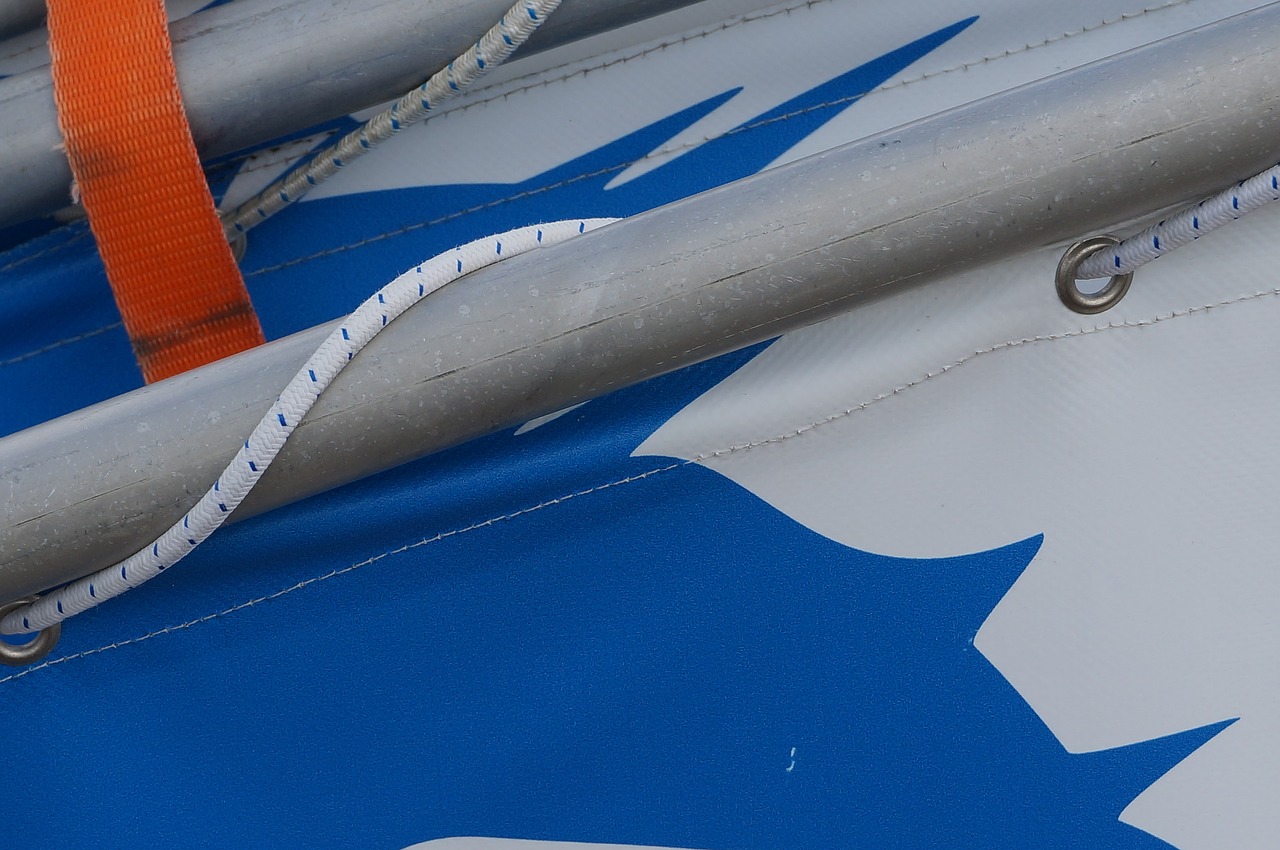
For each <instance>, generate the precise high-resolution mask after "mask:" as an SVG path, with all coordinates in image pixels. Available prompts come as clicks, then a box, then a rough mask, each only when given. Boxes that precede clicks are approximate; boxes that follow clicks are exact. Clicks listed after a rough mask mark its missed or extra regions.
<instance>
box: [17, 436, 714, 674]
mask: <svg viewBox="0 0 1280 850" xmlns="http://www.w3.org/2000/svg"><path fill="white" fill-rule="evenodd" d="M690 463H693V461H689V460H681V461H676V462H675V463H671V464H668V465H666V466H663V467H659V468H657V469H651V470H649V471H648V472H641V473H638V474H636V475H630V476H627V477H626V478H620V479H618V480H616V481H610V482H608V483H606V484H599V485H596V486H595V487H588V488H587V489H585V490H578V491H576V492H574V493H569V494H568V495H565V496H561V497H559V498H557V499H548V500H547V501H545V502H539V503H538V504H536V505H533V506H531V507H528V508H521V509H520V510H518V511H512V512H511V513H508V514H503V515H501V516H496V517H491V518H490V519H486V520H483V521H481V522H477V523H473V524H472V525H468V526H465V527H463V528H456V529H453V530H452V531H444V532H441V533H439V534H436V535H434V536H432V537H426V538H423V539H422V540H419V541H417V542H415V543H408V544H406V545H404V546H400V547H398V548H396V549H390V550H388V551H386V552H382V553H381V554H378V555H374V556H373V557H371V558H366V559H365V560H363V561H360V562H358V563H355V564H351V565H349V566H346V567H342V568H340V569H336V570H331V571H329V572H327V573H324V574H323V575H319V576H314V577H312V578H309V579H305V580H303V581H300V582H298V583H297V584H294V585H291V586H289V587H286V588H283V589H281V590H277V591H276V592H274V593H269V594H267V595H265V596H259V597H257V598H256V599H250V600H249V601H247V602H241V603H240V604H239V605H233V606H232V607H230V608H227V609H226V610H224V611H218V612H217V613H214V614H206V615H204V616H203V617H197V618H196V619H194V620H188V621H186V622H185V623H179V624H178V625H176V626H168V627H166V628H163V629H157V630H156V631H154V632H149V633H147V634H145V635H141V636H140V637H136V638H129V639H128V640H122V641H117V642H115V643H109V644H106V645H104V646H99V647H96V648H94V649H86V650H83V651H81V652H73V653H72V654H70V655H64V656H62V657H61V658H55V659H53V660H52V661H44V662H41V663H40V664H36V665H35V666H33V667H29V668H27V669H26V670H22V671H20V672H17V673H12V674H10V675H8V676H5V677H4V678H0V685H3V684H5V683H6V682H12V681H14V680H15V679H21V678H22V677H24V676H29V675H31V674H32V673H35V672H36V671H38V670H44V669H47V668H49V667H54V666H57V665H59V664H65V663H66V662H68V661H74V660H76V659H78V658H86V657H88V656H90V655H97V654H98V653H101V652H106V651H107V650H109V649H118V648H119V647H122V646H131V645H133V644H138V643H142V642H143V641H147V640H151V639H152V638H155V637H159V636H160V635H166V634H170V633H172V632H178V631H182V630H184V629H189V628H192V627H193V626H198V625H200V624H201V623H207V622H209V621H210V620H216V619H218V618H220V617H225V616H227V615H229V614H234V613H236V612H237V611H243V610H244V609H246V608H252V607H254V606H255V605H261V604H262V603H263V602H269V601H271V600H273V599H278V598H280V597H281V596H284V595H285V594H287V593H293V592H294V591H295V590H301V589H302V588H304V587H308V586H310V585H313V584H315V583H316V582H321V581H326V580H328V579H331V578H336V577H337V576H341V575H346V574H347V573H350V572H354V571H356V570H358V569H360V568H361V567H367V566H369V565H370V564H376V563H377V562H379V561H381V560H384V559H386V558H390V557H391V556H393V555H401V554H403V553H405V552H408V551H410V550H412V549H417V548H418V547H420V546H426V545H428V544H430V543H438V542H440V541H441V540H447V539H449V538H450V537H456V536H458V535H460V534H466V533H468V532H472V531H479V530H480V529H482V528H488V527H489V526H491V525H497V524H498V523H501V522H506V521H508V520H513V519H516V518H517V517H522V516H524V515H525V514H531V513H533V512H534V511H540V510H542V509H543V508H550V507H553V506H555V505H559V504H562V503H563V502H567V501H569V500H571V499H576V498H578V497H579V496H589V495H591V494H592V493H598V492H600V491H601V490H608V489H609V488H611V487H618V486H621V485H623V484H630V483H633V482H635V481H641V480H643V479H645V478H649V477H651V476H653V475H657V474H659V473H662V472H668V471H670V470H672V469H677V468H679V467H682V466H688V465H689V464H690Z"/></svg>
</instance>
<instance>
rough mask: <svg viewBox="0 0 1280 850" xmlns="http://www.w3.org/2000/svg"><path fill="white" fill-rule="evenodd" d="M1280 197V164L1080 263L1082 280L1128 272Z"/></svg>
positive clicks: (1078, 275)
mask: <svg viewBox="0 0 1280 850" xmlns="http://www.w3.org/2000/svg"><path fill="white" fill-rule="evenodd" d="M1276 200H1280V165H1276V166H1274V167H1272V168H1269V169H1267V170H1266V171H1264V172H1262V173H1261V174H1257V175H1254V176H1253V177H1250V178H1249V179H1248V180H1244V181H1242V182H1240V183H1238V184H1236V185H1235V186H1232V187H1231V188H1229V189H1224V190H1223V191H1221V192H1219V193H1218V194H1216V195H1214V196H1213V197H1211V198H1207V199H1206V200H1203V201H1201V202H1200V203H1198V204H1196V205H1195V206H1193V207H1188V208H1187V209H1185V210H1183V211H1182V212H1180V213H1178V214H1177V215H1175V216H1172V217H1171V218H1167V219H1165V220H1164V221H1161V222H1159V223H1157V224H1154V225H1152V226H1151V227H1148V228H1147V229H1146V230H1144V231H1142V232H1141V233H1139V234H1137V235H1136V236H1131V237H1129V238H1128V239H1126V240H1124V241H1123V242H1121V243H1120V244H1118V245H1116V246H1114V247H1113V248H1110V249H1108V250H1105V251H1099V252H1098V253H1096V254H1094V255H1093V256H1091V257H1089V258H1088V259H1087V260H1085V261H1084V262H1083V263H1081V264H1080V268H1079V269H1078V270H1077V272H1076V277H1077V278H1078V279H1080V280H1089V279H1093V278H1102V277H1111V276H1112V275H1123V274H1128V273H1129V272H1131V271H1133V270H1134V269H1136V268H1138V267H1139V266H1142V265H1145V264H1146V263H1149V262H1151V261H1152V260H1154V259H1156V258H1157V257H1160V256H1163V255H1164V254H1167V253H1168V252H1170V251H1172V250H1174V249H1175V248H1181V247H1182V246H1183V245H1186V244H1188V243H1190V242H1193V241H1195V240H1196V239H1199V238H1200V237H1201V236H1203V235H1205V234H1206V233H1209V232H1210V231H1213V230H1217V229H1218V228H1219V227H1221V226H1222V225H1224V224H1226V223H1227V222H1229V221H1235V220H1236V219H1238V218H1239V217H1240V216H1242V215H1244V214H1245V213H1248V212H1252V211H1253V210H1256V209H1258V208H1259V207H1261V206H1263V205H1265V204H1267V203H1269V202H1271V201H1276Z"/></svg>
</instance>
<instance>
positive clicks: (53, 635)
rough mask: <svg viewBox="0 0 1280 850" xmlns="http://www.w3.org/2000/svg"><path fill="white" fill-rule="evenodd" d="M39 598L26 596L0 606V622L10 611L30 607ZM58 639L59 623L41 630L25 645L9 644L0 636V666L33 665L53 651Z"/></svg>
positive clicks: (60, 634) (60, 630)
mask: <svg viewBox="0 0 1280 850" xmlns="http://www.w3.org/2000/svg"><path fill="white" fill-rule="evenodd" d="M39 598H40V597H39V596H28V597H26V598H25V599H15V600H14V601H12V602H6V603H5V604H3V605H0V620H3V619H4V618H5V616H7V615H8V614H9V612H10V611H16V610H18V609H19V608H22V607H24V606H27V605H30V604H31V603H32V602H35V601H36V600H37V599H39ZM60 637H62V624H61V623H54V624H53V625H52V626H50V627H49V628H47V629H42V630H41V631H40V633H39V634H37V635H36V637H35V640H32V641H28V642H27V643H10V642H9V641H7V640H5V639H4V638H3V637H2V636H0V664H5V665H7V666H9V667H22V666H24V665H27V664H34V663H35V662H37V661H39V660H40V659H41V658H44V657H45V656H46V655H48V654H49V653H50V652H52V651H53V648H54V647H55V646H57V645H58V638H60Z"/></svg>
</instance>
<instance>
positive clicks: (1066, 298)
mask: <svg viewBox="0 0 1280 850" xmlns="http://www.w3.org/2000/svg"><path fill="white" fill-rule="evenodd" d="M1119 244H1120V240H1119V239H1117V238H1115V237H1114V236H1110V235H1104V236H1094V237H1092V238H1090V239H1084V240H1081V241H1080V242H1077V243H1076V244H1074V245H1072V246H1071V247H1070V248H1068V249H1067V252H1066V253H1065V254H1063V255H1062V259H1061V260H1060V261H1059V262H1058V271H1057V274H1056V275H1054V286H1055V288H1056V289H1057V290H1058V298H1059V299H1060V300H1061V301H1062V303H1063V304H1065V305H1066V306H1067V308H1068V309H1070V310H1073V311H1075V312H1077V313H1084V314H1085V315H1093V314H1094V313H1101V312H1103V311H1105V310H1110V309H1111V308H1112V307H1114V306H1116V305H1117V304H1119V303H1120V300H1121V299H1122V298H1124V296H1125V294H1126V293H1128V291H1129V284H1131V283H1133V272H1129V273H1128V274H1118V275H1115V276H1114V277H1112V278H1111V279H1110V280H1109V281H1107V285H1106V286H1104V287H1102V289H1100V290H1098V291H1097V292H1095V293H1093V294H1085V293H1084V292H1081V291H1080V287H1079V285H1078V284H1077V279H1076V272H1077V271H1078V270H1079V268H1080V264H1081V263H1083V262H1084V261H1085V260H1087V259H1089V258H1090V257H1092V256H1093V255H1094V254H1096V253H1098V252H1099V251H1102V250H1104V249H1106V248H1111V247H1114V246H1116V245H1119Z"/></svg>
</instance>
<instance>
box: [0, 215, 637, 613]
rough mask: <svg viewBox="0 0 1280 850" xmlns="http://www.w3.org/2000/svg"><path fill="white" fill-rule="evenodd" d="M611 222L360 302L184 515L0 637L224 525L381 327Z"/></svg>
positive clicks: (413, 273)
mask: <svg viewBox="0 0 1280 850" xmlns="http://www.w3.org/2000/svg"><path fill="white" fill-rule="evenodd" d="M611 221H613V219H602V218H597V219H585V220H581V221H559V222H555V223H552V224H540V225H533V226H530V227H524V228H520V229H518V230H511V231H508V232H506V233H503V234H500V235H498V236H490V237H487V238H485V239H479V240H477V241H475V242H471V243H468V244H466V245H463V246H462V247H460V248H455V249H454V250H452V251H448V252H446V253H444V254H440V255H439V256H437V257H434V258H432V259H430V260H428V261H427V262H425V263H423V264H422V265H420V266H417V267H416V268H414V269H412V270H410V271H408V272H405V273H404V274H402V275H400V277H398V278H396V279H395V280H393V281H392V282H391V283H389V284H387V285H386V286H384V287H383V288H382V289H380V290H379V291H378V292H377V293H375V294H374V295H373V296H371V297H370V298H369V299H368V300H366V301H365V302H364V303H363V304H361V305H360V306H359V307H358V308H357V309H356V311H355V312H354V313H352V314H351V315H350V316H348V317H347V318H346V320H345V321H343V322H342V324H341V325H340V326H339V327H338V328H336V329H335V330H334V331H333V332H332V333H331V334H329V336H328V338H326V339H325V341H324V342H323V343H321V345H320V347H319V348H318V349H316V352H315V354H313V355H312V356H311V358H310V359H309V360H308V361H307V362H306V364H305V365H304V366H303V367H302V368H301V369H300V370H299V371H298V373H297V374H296V375H294V376H293V379H292V380H290V381H289V383H288V385H287V386H286V387H285V388H284V391H283V392H281V393H280V397H279V398H278V399H276V402H275V404H273V405H272V406H271V409H270V410H269V411H267V414H266V415H265V416H263V417H262V420H261V421H260V422H259V423H258V425H257V427H255V428H254V429H253V433H251V434H250V435H249V438H248V439H247V440H245V441H244V446H243V447H241V449H240V450H239V451H238V452H237V453H236V456H235V458H234V459H233V460H232V461H231V463H229V464H228V465H227V468H226V469H225V470H223V472H222V474H221V475H219V476H218V479H217V480H216V481H214V483H213V486H212V487H210V488H209V489H208V490H207V491H206V492H205V494H204V495H203V496H202V497H201V498H200V501H199V502H197V503H196V506H195V507H193V508H192V509H191V510H190V511H188V512H187V514H186V515H185V516H184V517H183V518H182V519H180V520H178V522H176V523H174V524H173V526H172V527H170V528H169V530H168V531H166V532H165V533H164V534H162V535H160V537H159V538H157V539H156V540H155V541H154V542H153V543H151V544H149V545H147V546H146V547H144V548H143V549H142V550H141V551H139V552H137V553H135V554H134V555H132V556H130V557H129V558H127V559H125V560H124V561H121V562H120V563H119V564H116V565H115V566H113V567H107V568H106V569H104V570H99V571H98V572H96V573H94V574H93V575H90V576H87V577H86V578H82V579H80V580H79V581H76V582H73V583H71V584H69V585H67V586H65V587H63V588H60V589H59V590H56V591H54V592H53V593H50V594H49V595H47V596H44V597H42V598H41V599H39V600H38V601H36V602H34V603H33V604H31V605H27V606H24V607H22V608H18V609H16V610H14V611H12V612H10V613H9V614H8V615H7V616H6V617H5V618H4V619H3V620H0V634H7V635H12V634H24V633H27V632H34V631H40V630H41V629H46V628H48V627H50V626H52V625H54V624H56V623H60V622H62V621H63V620H64V619H66V618H67V617H70V616H73V615H75V614H79V613H80V612H82V611H87V610H88V609H90V608H92V607H94V606H95V605H98V604H100V603H102V602H105V601H106V600H108V599H110V598H112V597H114V596H119V595H120V594H121V593H124V592H125V591H126V590H128V589H130V588H132V587H137V586H138V585H140V584H142V583H143V582H145V581H147V580H148V579H151V578H154V577H155V576H158V575H159V574H160V573H162V572H164V571H165V570H167V569H168V568H169V567H171V566H173V565H174V564H176V563H177V562H178V561H180V560H182V559H183V558H185V557H186V556H187V555H189V554H190V553H191V551H192V550H193V549H195V548H196V546H198V545H200V543H202V542H203V541H204V540H205V539H206V538H208V537H209V535H211V534H213V532H214V531H216V530H217V529H218V527H219V526H221V525H222V523H223V522H225V521H226V519H227V517H228V516H229V515H230V514H231V512H232V511H234V510H235V509H236V507H237V506H238V505H239V504H240V503H241V502H242V501H243V500H244V498H245V496H247V495H248V494H249V491H250V490H252V489H253V487H254V485H255V484H257V483H258V480H259V479H260V478H261V477H262V475H263V473H264V472H266V471H267V467H269V466H270V465H271V461H272V460H274V459H275V457H276V455H277V454H279V452H280V449H281V448H282V447H283V446H284V442H285V440H287V439H288V438H289V435H290V434H292V433H293V431H294V429H295V428H297V427H298V423H299V422H301V421H302V418H303V417H304V416H306V414H307V411H309V410H310V409H311V406H312V405H313V404H315V402H316V399H318V398H319V397H320V394H321V393H322V392H324V390H325V388H326V387H328V386H329V383H330V382H331V381H332V380H333V379H334V378H335V377H336V376H337V374H338V373H339V372H340V371H342V369H343V368H344V367H345V366H346V365H347V363H349V362H350V361H351V359H352V358H353V357H355V355H356V354H357V353H358V352H359V351H360V350H361V349H362V348H364V347H365V346H366V345H368V344H369V342H370V341H371V340H372V339H373V338H374V337H375V336H376V335H377V334H378V333H379V332H380V331H381V330H382V329H383V328H384V327H386V326H387V325H388V324H390V323H391V322H392V321H394V320H395V319H396V317H397V316H400V315H401V314H402V313H404V311H405V310H408V309H409V308H410V307H412V306H413V305H414V304H416V303H418V302H419V301H421V300H422V299H423V298H426V297H427V296H428V295H430V294H431V293H432V292H435V291H436V290H438V289H440V288H441V287H443V286H445V285H447V284H449V283H451V282H453V281H455V280H457V279H458V278H460V277H462V276H463V275H465V274H469V273H470V272H473V271H475V270H477V269H480V268H484V267H485V266H489V265H492V264H494V263H496V262H498V261H500V260H503V259H506V258H507V257H512V256H515V255H517V254H523V253H525V252H527V251H532V250H534V249H535V248H539V247H542V246H545V245H551V244H554V243H556V242H563V241H564V240H566V239H570V238H572V237H574V236H577V235H578V234H579V233H585V232H586V231H588V230H594V229H595V228H597V227H602V226H604V225H606V224H608V223H609V222H611Z"/></svg>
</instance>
